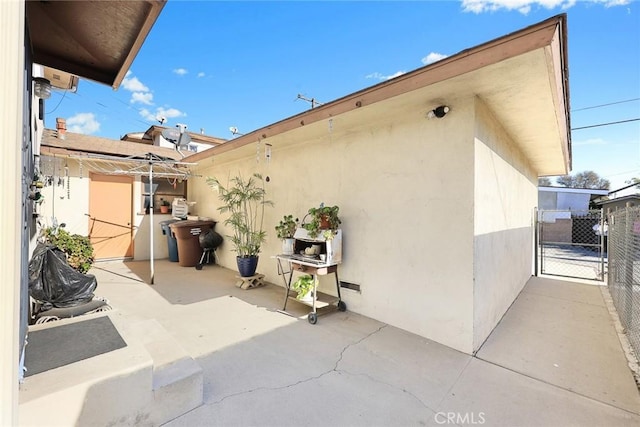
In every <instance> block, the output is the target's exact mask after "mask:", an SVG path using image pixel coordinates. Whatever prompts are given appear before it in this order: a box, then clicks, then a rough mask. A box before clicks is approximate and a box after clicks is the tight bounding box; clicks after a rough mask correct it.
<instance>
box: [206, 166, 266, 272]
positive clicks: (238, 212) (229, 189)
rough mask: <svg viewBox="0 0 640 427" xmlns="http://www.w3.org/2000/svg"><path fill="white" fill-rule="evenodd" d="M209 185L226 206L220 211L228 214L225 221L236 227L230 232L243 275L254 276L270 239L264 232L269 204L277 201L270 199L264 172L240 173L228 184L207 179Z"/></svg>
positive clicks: (214, 179)
mask: <svg viewBox="0 0 640 427" xmlns="http://www.w3.org/2000/svg"><path fill="white" fill-rule="evenodd" d="M207 184H208V185H209V186H210V187H211V188H212V189H214V190H217V191H218V198H219V199H220V201H221V202H222V206H219V207H218V210H219V211H220V213H228V214H229V216H228V218H227V219H226V220H225V221H224V224H225V225H227V226H230V227H231V229H232V230H233V234H232V235H227V237H228V238H229V240H230V241H231V243H232V244H233V250H234V251H235V252H236V253H237V256H236V261H237V263H238V270H239V272H240V275H241V276H242V277H251V276H253V275H254V274H255V272H256V268H257V266H258V254H259V253H260V247H261V245H262V243H264V241H265V238H266V235H267V233H266V231H264V228H263V225H264V209H265V206H273V202H271V201H269V200H266V199H265V197H266V194H267V192H266V190H265V187H264V179H263V178H262V175H260V174H257V173H255V174H253V175H251V176H250V177H249V178H247V179H245V178H244V177H242V175H238V176H236V177H233V178H231V179H229V181H228V184H227V185H222V183H221V182H220V181H219V180H218V179H217V178H215V177H213V178H212V177H209V178H207Z"/></svg>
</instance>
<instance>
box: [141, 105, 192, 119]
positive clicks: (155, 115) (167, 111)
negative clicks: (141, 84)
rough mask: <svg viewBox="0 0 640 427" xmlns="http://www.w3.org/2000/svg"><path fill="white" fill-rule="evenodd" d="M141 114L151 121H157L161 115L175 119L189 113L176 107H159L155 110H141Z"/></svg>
mask: <svg viewBox="0 0 640 427" xmlns="http://www.w3.org/2000/svg"><path fill="white" fill-rule="evenodd" d="M140 115H141V116H142V117H144V118H145V119H146V120H148V121H150V122H155V121H156V120H158V119H159V118H160V117H165V118H167V119H173V118H176V117H184V116H186V115H187V114H186V113H183V112H182V111H180V110H178V109H175V108H164V107H158V108H156V110H155V111H149V110H147V109H146V108H143V109H142V110H140Z"/></svg>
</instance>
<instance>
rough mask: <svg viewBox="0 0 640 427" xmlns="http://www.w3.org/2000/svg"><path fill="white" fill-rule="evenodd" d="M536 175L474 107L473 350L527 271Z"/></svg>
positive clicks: (479, 103) (529, 270) (485, 113)
mask: <svg viewBox="0 0 640 427" xmlns="http://www.w3.org/2000/svg"><path fill="white" fill-rule="evenodd" d="M537 197H538V193H537V176H536V174H535V172H534V171H533V170H532V168H531V167H530V166H529V163H528V162H527V160H526V158H525V157H524V155H523V154H522V153H521V151H520V150H518V148H517V147H516V146H515V144H514V143H513V141H512V139H511V138H510V136H509V135H508V134H507V132H506V131H505V130H504V128H503V127H502V126H501V125H500V123H499V122H498V121H497V120H496V119H495V118H494V116H493V115H492V113H491V112H490V111H489V110H488V108H487V107H486V106H485V104H484V103H483V102H482V101H481V100H479V99H477V100H476V108H475V214H474V223H475V242H474V278H475V279H474V282H475V283H474V290H473V294H474V298H473V300H474V304H473V305H474V313H473V319H474V326H473V328H474V331H473V350H474V351H475V350H477V349H478V348H479V347H480V345H482V343H483V342H484V340H485V339H486V338H487V337H488V336H489V334H490V333H491V331H492V330H493V328H494V327H495V325H496V324H497V323H498V321H499V320H500V319H501V318H502V316H503V315H504V313H505V312H506V310H507V309H508V308H509V306H510V305H511V303H512V302H513V300H514V299H515V297H516V296H517V295H518V293H519V292H520V291H521V290H522V288H523V287H524V285H525V283H526V282H527V280H528V279H529V277H530V276H531V273H532V267H531V266H532V251H533V243H532V239H533V231H532V215H533V209H534V207H535V206H536V204H537Z"/></svg>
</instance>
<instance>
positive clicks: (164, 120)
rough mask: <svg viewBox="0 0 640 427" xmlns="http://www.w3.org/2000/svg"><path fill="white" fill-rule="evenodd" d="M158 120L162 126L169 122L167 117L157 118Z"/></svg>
mask: <svg viewBox="0 0 640 427" xmlns="http://www.w3.org/2000/svg"><path fill="white" fill-rule="evenodd" d="M156 120H157V121H158V122H160V124H161V125H163V124H164V122H166V121H167V118H166V117H156Z"/></svg>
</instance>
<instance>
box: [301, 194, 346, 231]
mask: <svg viewBox="0 0 640 427" xmlns="http://www.w3.org/2000/svg"><path fill="white" fill-rule="evenodd" d="M339 211H340V208H339V207H338V206H325V205H324V203H321V204H320V206H319V207H317V208H311V209H309V212H308V214H307V215H310V216H311V221H310V222H308V223H304V224H302V227H303V228H304V229H305V230H307V232H308V234H309V237H311V238H312V239H315V238H316V237H318V235H319V234H320V230H329V231H330V232H331V235H332V236H333V234H334V233H335V232H336V230H338V227H339V226H340V224H341V223H342V221H340V218H339V217H338V212H339ZM305 218H306V216H305ZM323 234H324V235H325V236H324V237H325V238H326V233H323Z"/></svg>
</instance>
